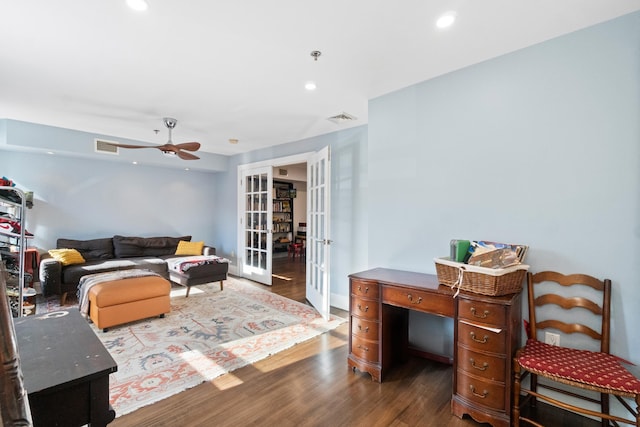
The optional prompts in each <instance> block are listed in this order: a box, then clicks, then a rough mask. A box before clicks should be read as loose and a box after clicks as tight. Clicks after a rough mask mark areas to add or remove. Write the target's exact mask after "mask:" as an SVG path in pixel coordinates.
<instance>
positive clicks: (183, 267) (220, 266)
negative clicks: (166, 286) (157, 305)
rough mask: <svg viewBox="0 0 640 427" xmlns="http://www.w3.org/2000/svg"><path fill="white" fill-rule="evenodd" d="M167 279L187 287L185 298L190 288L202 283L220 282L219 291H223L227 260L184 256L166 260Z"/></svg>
mask: <svg viewBox="0 0 640 427" xmlns="http://www.w3.org/2000/svg"><path fill="white" fill-rule="evenodd" d="M167 264H168V267H169V279H170V280H171V281H172V282H174V283H177V284H179V285H182V286H186V287H187V295H186V296H187V297H188V296H189V291H190V290H191V286H194V285H202V284H204V283H211V282H220V290H223V289H224V281H225V280H226V279H227V272H228V271H229V260H228V259H225V258H220V257H217V256H215V255H208V256H185V257H179V258H171V259H168V260H167Z"/></svg>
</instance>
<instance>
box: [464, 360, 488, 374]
mask: <svg viewBox="0 0 640 427" xmlns="http://www.w3.org/2000/svg"><path fill="white" fill-rule="evenodd" d="M469 362H471V366H473V367H474V368H476V369H477V370H479V371H486V370H487V368H488V367H489V364H488V363H487V362H484V363H483V364H482V366H478V365H476V361H475V360H474V359H473V357H472V358H470V359H469Z"/></svg>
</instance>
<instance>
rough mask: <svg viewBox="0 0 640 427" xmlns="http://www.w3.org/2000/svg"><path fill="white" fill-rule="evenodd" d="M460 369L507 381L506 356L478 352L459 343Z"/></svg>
mask: <svg viewBox="0 0 640 427" xmlns="http://www.w3.org/2000/svg"><path fill="white" fill-rule="evenodd" d="M457 365H458V369H462V370H463V371H465V372H468V373H470V374H472V375H475V376H478V377H482V378H486V379H489V380H492V381H501V382H505V380H506V378H505V366H506V364H505V359H504V357H498V356H490V355H487V354H484V353H478V352H475V351H473V350H470V349H468V348H465V347H464V346H462V345H458V360H457Z"/></svg>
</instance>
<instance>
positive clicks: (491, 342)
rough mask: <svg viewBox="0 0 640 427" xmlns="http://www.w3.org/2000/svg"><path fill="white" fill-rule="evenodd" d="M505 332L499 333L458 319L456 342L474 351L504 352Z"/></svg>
mask: <svg viewBox="0 0 640 427" xmlns="http://www.w3.org/2000/svg"><path fill="white" fill-rule="evenodd" d="M505 335H506V332H505V330H504V329H503V330H501V331H500V332H499V333H496V332H493V331H490V330H487V329H484V328H481V327H479V326H475V325H470V324H468V323H465V322H461V321H458V342H459V343H460V344H463V345H464V346H465V347H467V348H470V349H472V350H476V351H488V352H492V353H498V354H504V353H505V351H506V345H507V344H506V340H505Z"/></svg>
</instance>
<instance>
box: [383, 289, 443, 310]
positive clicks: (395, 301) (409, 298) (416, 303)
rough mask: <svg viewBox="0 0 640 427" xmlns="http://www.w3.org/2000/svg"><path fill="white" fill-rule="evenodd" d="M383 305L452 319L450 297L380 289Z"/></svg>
mask: <svg viewBox="0 0 640 427" xmlns="http://www.w3.org/2000/svg"><path fill="white" fill-rule="evenodd" d="M382 302H383V304H391V305H395V306H398V307H404V308H409V309H411V310H418V311H424V312H427V313H431V314H438V315H440V316H446V317H453V316H454V303H453V302H452V298H451V295H443V294H438V293H436V292H433V293H431V292H423V291H418V290H409V289H402V288H390V287H386V286H383V287H382Z"/></svg>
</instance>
